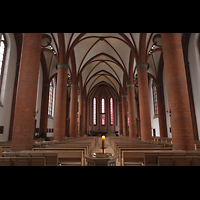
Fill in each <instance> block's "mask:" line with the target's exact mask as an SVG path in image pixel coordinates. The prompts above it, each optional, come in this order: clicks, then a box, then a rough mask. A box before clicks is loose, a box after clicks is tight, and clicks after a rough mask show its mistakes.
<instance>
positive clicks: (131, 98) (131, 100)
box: [127, 84, 137, 137]
mask: <svg viewBox="0 0 200 200" xmlns="http://www.w3.org/2000/svg"><path fill="white" fill-rule="evenodd" d="M127 90H128V112H129V137H136V136H137V125H136V116H135V85H134V84H128V85H127Z"/></svg>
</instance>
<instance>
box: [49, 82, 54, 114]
mask: <svg viewBox="0 0 200 200" xmlns="http://www.w3.org/2000/svg"><path fill="white" fill-rule="evenodd" d="M53 90H54V84H53V80H51V82H50V87H49V106H48V115H50V116H53V112H52V111H53Z"/></svg>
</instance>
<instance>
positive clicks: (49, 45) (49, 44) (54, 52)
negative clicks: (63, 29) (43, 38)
mask: <svg viewBox="0 0 200 200" xmlns="http://www.w3.org/2000/svg"><path fill="white" fill-rule="evenodd" d="M47 44H48V47H49V48H50V49H51V51H52V52H53V54H54V55H57V53H56V51H55V49H54V48H53V46H52V44H51V43H50V42H47Z"/></svg>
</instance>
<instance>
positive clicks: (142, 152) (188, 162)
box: [109, 136, 200, 166]
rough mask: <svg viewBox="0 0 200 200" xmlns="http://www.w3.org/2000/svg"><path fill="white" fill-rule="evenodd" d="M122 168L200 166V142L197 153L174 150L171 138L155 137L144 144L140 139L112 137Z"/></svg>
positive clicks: (196, 143) (196, 146) (197, 144)
mask: <svg viewBox="0 0 200 200" xmlns="http://www.w3.org/2000/svg"><path fill="white" fill-rule="evenodd" d="M109 140H110V141H109V142H110V144H111V147H112V148H113V150H114V152H115V154H117V156H118V161H119V162H120V166H200V151H199V146H200V143H199V141H195V151H183V150H173V149H172V145H173V144H172V140H171V138H164V137H163V138H161V137H154V138H153V139H152V140H150V141H146V142H143V141H141V140H140V139H139V138H129V137H126V136H125V137H124V136H123V137H110V138H109Z"/></svg>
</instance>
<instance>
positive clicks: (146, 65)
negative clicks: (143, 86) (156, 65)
mask: <svg viewBox="0 0 200 200" xmlns="http://www.w3.org/2000/svg"><path fill="white" fill-rule="evenodd" d="M148 66H149V65H148V64H146V63H145V64H139V65H137V69H140V68H143V67H145V68H147V69H148Z"/></svg>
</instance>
